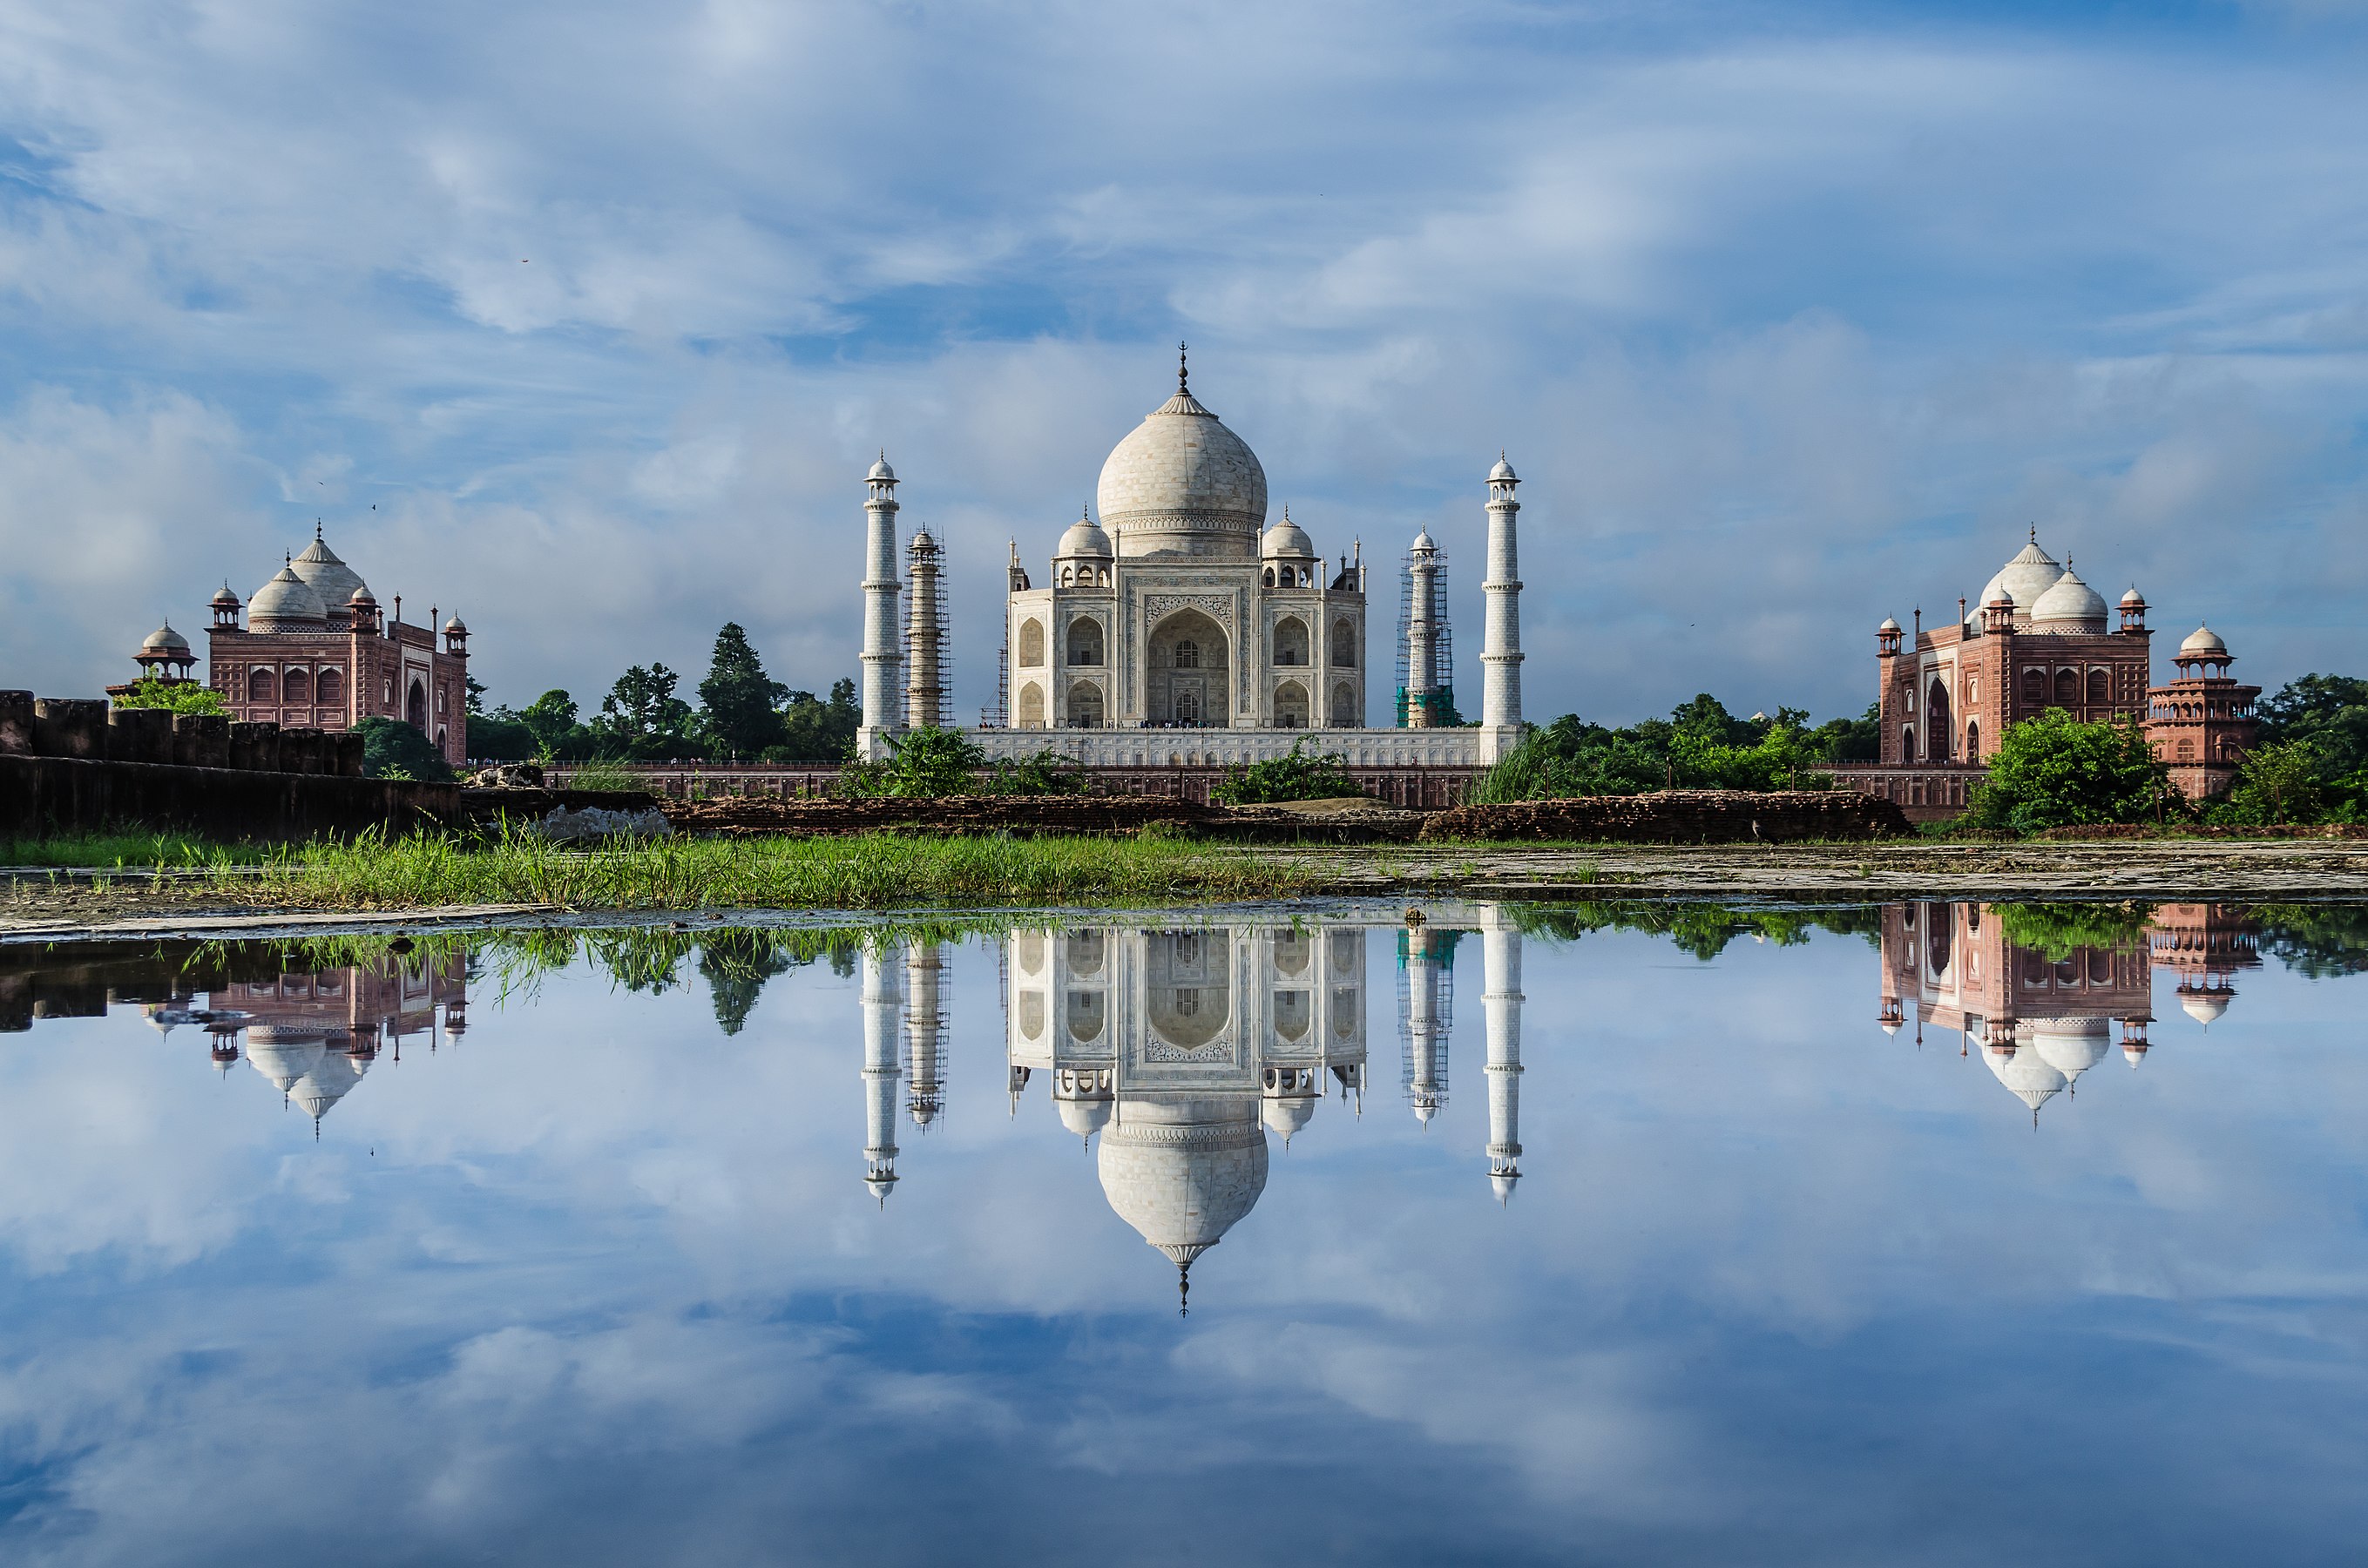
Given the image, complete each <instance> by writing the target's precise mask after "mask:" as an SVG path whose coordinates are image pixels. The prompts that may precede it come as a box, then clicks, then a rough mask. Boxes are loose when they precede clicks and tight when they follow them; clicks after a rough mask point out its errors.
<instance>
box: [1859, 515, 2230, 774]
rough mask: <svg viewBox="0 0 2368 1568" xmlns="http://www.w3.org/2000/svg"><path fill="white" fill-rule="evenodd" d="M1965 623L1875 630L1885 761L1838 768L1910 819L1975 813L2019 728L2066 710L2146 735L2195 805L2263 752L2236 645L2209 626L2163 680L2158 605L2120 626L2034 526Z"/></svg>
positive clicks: (2134, 595) (2127, 598)
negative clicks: (1994, 763) (1977, 790)
mask: <svg viewBox="0 0 2368 1568" xmlns="http://www.w3.org/2000/svg"><path fill="white" fill-rule="evenodd" d="M1957 608H1958V616H1959V619H1957V621H1956V622H1955V623H1953V624H1950V625H1943V626H1936V627H1934V628H1932V629H1931V630H1930V631H1927V630H1925V628H1924V626H1923V624H1922V619H1923V618H1922V616H1921V615H1920V614H1919V615H1918V617H1917V626H1916V629H1915V631H1914V632H1913V633H1912V634H1911V633H1909V632H1907V631H1903V630H1902V629H1901V627H1900V625H1899V622H1898V621H1896V620H1894V619H1885V620H1884V623H1883V625H1882V626H1881V627H1879V628H1877V629H1876V632H1875V639H1876V664H1877V672H1878V673H1877V681H1878V690H1879V693H1880V697H1879V704H1878V712H1879V714H1880V717H1881V721H1882V733H1881V746H1882V749H1881V753H1880V756H1881V758H1882V760H1881V762H1880V763H1879V764H1877V765H1876V766H1873V767H1866V766H1863V765H1861V766H1859V767H1844V768H1841V769H1839V770H1837V771H1838V772H1839V775H1840V776H1841V778H1843V781H1844V782H1846V783H1848V784H1850V785H1852V786H1854V787H1856V788H1859V789H1863V790H1867V791H1868V792H1870V793H1872V794H1877V795H1881V796H1883V797H1884V798H1885V799H1887V800H1893V801H1898V802H1899V803H1900V805H1901V806H1902V807H1903V808H1905V809H1906V810H1907V813H1908V815H1909V816H1910V817H1911V818H1915V819H1918V820H1931V819H1934V818H1939V817H1946V816H1952V815H1954V814H1956V813H1957V812H1961V811H1963V810H1964V807H1965V803H1966V800H1967V797H1968V796H1969V795H1970V793H1971V791H1972V790H1973V787H1974V786H1975V784H1977V783H1979V782H1980V780H1981V778H1982V775H1983V773H1984V771H1985V765H1986V764H1987V761H1988V759H1989V758H1990V757H1991V756H1995V755H1996V754H1997V751H1998V742H1999V739H2000V737H2002V736H2003V735H2004V734H2005V733H2006V731H2007V729H2008V728H2009V726H2010V725H2014V724H2018V723H2021V722H2023V721H2025V720H2028V719H2035V718H2037V717H2039V716H2040V715H2041V714H2043V713H2045V712H2047V711H2048V710H2051V709H2061V710H2064V711H2065V712H2066V713H2068V714H2070V715H2071V716H2072V717H2073V718H2075V719H2078V720H2082V721H2084V722H2098V721H2113V720H2126V721H2130V722H2142V723H2144V724H2145V725H2146V737H2147V740H2148V741H2149V742H2150V743H2151V744H2152V745H2153V747H2154V751H2155V755H2156V756H2157V757H2158V758H2160V759H2161V760H2162V761H2163V762H2165V763H2167V764H2169V767H2170V772H2171V778H2172V781H2173V782H2174V783H2176V784H2177V785H2178V787H2179V788H2180V790H2181V791H2182V792H2183V793H2185V794H2187V795H2188V796H2189V797H2190V798H2192V799H2199V800H2200V799H2203V798H2205V797H2207V796H2209V795H2213V794H2216V793H2218V792H2220V791H2221V790H2226V788H2227V786H2228V783H2229V781H2230V779H2232V778H2234V777H2235V775H2236V770H2237V764H2238V763H2239V762H2240V761H2242V759H2243V757H2244V755H2245V753H2246V751H2247V750H2248V748H2249V747H2250V746H2251V744H2252V743H2253V739H2254V735H2255V733H2256V730H2257V729H2258V725H2259V722H2258V720H2256V719H2255V718H2254V716H2253V699H2256V698H2258V697H2259V696H2260V687H2248V686H2239V685H2237V683H2236V682H2235V681H2233V680H2231V679H2229V678H2228V674H2227V665H2228V661H2229V654H2228V651H2227V648H2226V644H2224V643H2223V642H2221V641H2220V639H2219V638H2218V637H2216V636H2214V634H2213V633H2211V632H2210V631H2203V630H2201V629H2199V630H2198V631H2197V632H2196V633H2195V635H2194V636H2192V637H2190V638H2189V639H2188V640H2187V642H2184V643H2182V644H2180V652H2179V655H2178V660H2177V662H2178V664H2179V668H2180V676H2179V678H2178V679H2177V680H2175V681H2173V682H2172V683H2171V684H2170V685H2169V686H2167V687H2156V686H2154V685H2153V684H2152V682H2153V670H2152V659H2153V654H2152V643H2153V633H2152V632H2151V631H2148V630H2147V628H2146V599H2145V597H2143V596H2142V595H2140V594H2139V593H2138V591H2137V590H2136V589H2135V588H2132V589H2130V590H2129V591H2128V592H2127V593H2125V594H2123V596H2122V598H2121V603H2120V605H2119V607H2118V611H2119V621H2120V624H2118V625H2112V624H2110V623H2111V622H2112V620H2113V619H2114V612H2113V611H2112V610H2109V609H2108V608H2107V607H2106V604H2105V600H2104V597H2103V596H2102V595H2100V594H2099V593H2098V592H2097V591H2096V590H2095V589H2094V588H2091V587H2090V586H2089V585H2088V584H2087V583H2085V582H2083V581H2081V580H2080V577H2079V576H2078V574H2076V573H2074V572H2073V571H2072V569H2071V566H2070V564H2069V563H2068V562H2066V563H2063V564H2058V563H2057V562H2056V561H2055V559H2054V558H2053V557H2052V556H2050V555H2049V554H2048V553H2047V552H2046V551H2044V550H2043V549H2041V548H2040V545H2039V536H2038V532H2037V530H2036V529H2034V530H2033V531H2032V537H2031V540H2030V542H2028V543H2027V544H2025V545H2024V546H2023V548H2022V551H2021V553H2019V554H2017V555H2016V556H2015V557H2014V559H2013V560H2011V561H2009V562H2007V563H2006V564H2005V565H2004V566H2002V567H2000V568H1999V569H1998V574H1997V575H1996V576H1994V577H1992V578H1991V579H1990V581H1989V585H1988V586H1987V587H1985V588H1984V589H1983V590H1982V594H1981V597H1980V598H1979V599H1978V600H1977V601H1975V602H1974V604H1972V605H1971V606H1968V604H1967V602H1966V601H1965V600H1963V599H1960V600H1959V601H1958V602H1957Z"/></svg>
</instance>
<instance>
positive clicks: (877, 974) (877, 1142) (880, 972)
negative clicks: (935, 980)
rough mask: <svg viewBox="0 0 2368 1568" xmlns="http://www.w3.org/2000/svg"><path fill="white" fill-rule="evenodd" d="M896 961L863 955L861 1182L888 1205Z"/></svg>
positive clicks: (892, 1166) (892, 1176) (892, 1173)
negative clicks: (862, 1132) (862, 1134)
mask: <svg viewBox="0 0 2368 1568" xmlns="http://www.w3.org/2000/svg"><path fill="white" fill-rule="evenodd" d="M895 964H896V960H895V956H894V953H893V951H882V952H874V951H872V950H871V949H869V948H867V949H864V953H863V1131H864V1138H863V1180H864V1185H865V1186H867V1187H870V1188H871V1194H872V1196H873V1197H875V1198H877V1199H880V1203H881V1207H882V1208H885V1207H887V1204H888V1189H889V1188H890V1187H893V1186H894V1185H895V1181H896V1078H897V1072H896V968H895Z"/></svg>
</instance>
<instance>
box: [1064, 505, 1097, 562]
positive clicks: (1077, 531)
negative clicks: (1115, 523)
mask: <svg viewBox="0 0 2368 1568" xmlns="http://www.w3.org/2000/svg"><path fill="white" fill-rule="evenodd" d="M1053 553H1054V554H1056V555H1099V556H1105V557H1107V556H1108V555H1109V554H1110V535H1108V534H1106V533H1104V532H1103V531H1102V526H1101V525H1100V524H1099V523H1097V522H1096V521H1094V515H1093V513H1092V512H1091V511H1090V510H1089V511H1087V512H1084V513H1081V514H1080V515H1079V516H1078V517H1077V520H1076V522H1074V523H1071V524H1070V525H1069V531H1068V532H1066V533H1064V534H1063V535H1062V536H1061V548H1060V549H1059V550H1057V551H1053Z"/></svg>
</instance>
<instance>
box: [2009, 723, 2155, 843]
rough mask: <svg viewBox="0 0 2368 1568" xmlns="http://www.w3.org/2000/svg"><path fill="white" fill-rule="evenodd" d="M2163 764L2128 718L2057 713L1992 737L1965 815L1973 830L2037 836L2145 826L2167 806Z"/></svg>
mask: <svg viewBox="0 0 2368 1568" xmlns="http://www.w3.org/2000/svg"><path fill="white" fill-rule="evenodd" d="M2166 789H2167V786H2166V785H2165V784H2164V782H2163V768H2162V765H2161V764H2159V763H2157V761H2155V758H2154V751H2153V748H2152V747H2150V746H2149V745H2147V744H2146V731H2145V729H2144V728H2143V727H2142V726H2141V725H2139V724H2138V722H2136V721H2135V720H2118V721H2115V722H2111V723H2095V724H2089V723H2083V722H2080V721H2079V720H2077V719H2075V718H2073V717H2072V716H2071V715H2070V714H2069V713H2066V712H2065V711H2064V710H2062V709H2061V708H2051V709H2049V710H2047V711H2046V712H2045V713H2043V714H2041V715H2040V716H2039V717H2038V718H2036V719H2026V720H2025V721H2023V722H2021V723H2020V724H2016V725H2014V726H2012V727H2011V728H2009V730H2008V731H2007V732H2006V733H2004V734H2003V735H2001V736H1999V737H1998V755H1997V756H1994V757H1993V758H1991V760H1990V770H1989V777H1988V778H1987V780H1986V781H1985V782H1984V783H1983V784H1982V785H1981V786H1980V787H1979V788H1978V789H1976V790H1975V791H1974V798H1973V802H1972V805H1971V806H1970V808H1969V809H1968V810H1967V811H1966V812H1965V821H1966V823H1967V824H1969V825H1971V826H1975V827H1990V828H2010V829H2012V830H2013V831H2014V832H2017V833H2042V832H2044V831H2046V830H2047V829H2049V828H2052V827H2073V826H2078V825H2079V824H2085V823H2134V822H2144V821H2146V819H2147V818H2149V817H2154V816H2157V815H2158V814H2159V813H2160V812H2161V811H2162V809H2163V807H2164V805H2165V803H2166V794H2165V791H2166Z"/></svg>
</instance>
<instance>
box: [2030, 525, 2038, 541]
mask: <svg viewBox="0 0 2368 1568" xmlns="http://www.w3.org/2000/svg"><path fill="white" fill-rule="evenodd" d="M2031 542H2032V543H2033V544H2037V543H2038V542H2039V525H2038V524H2037V523H2033V524H2032V525H2031Z"/></svg>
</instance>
